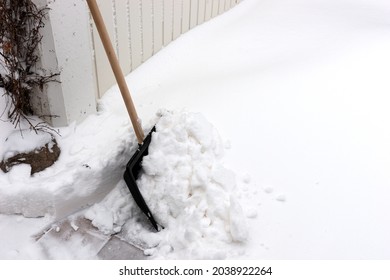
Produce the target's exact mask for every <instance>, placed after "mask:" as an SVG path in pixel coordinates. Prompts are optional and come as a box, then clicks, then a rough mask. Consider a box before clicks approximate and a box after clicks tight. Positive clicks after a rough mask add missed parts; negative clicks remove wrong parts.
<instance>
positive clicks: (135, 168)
mask: <svg viewBox="0 0 390 280" xmlns="http://www.w3.org/2000/svg"><path fill="white" fill-rule="evenodd" d="M87 3H88V6H89V9H90V11H91V14H92V17H93V20H94V22H95V24H96V28H97V30H98V33H99V36H100V39H101V41H102V43H103V46H104V50H105V51H106V54H107V57H108V60H109V61H110V65H111V68H112V71H113V72H114V75H115V79H116V81H117V83H118V86H119V90H120V92H121V94H122V98H123V101H124V103H125V105H126V109H127V112H128V113H129V116H130V120H131V123H132V125H133V128H134V132H135V135H136V136H137V140H138V145H139V147H138V150H137V151H136V152H135V154H134V155H133V157H132V158H131V159H130V161H129V162H128V164H127V166H126V171H125V174H124V179H125V181H126V184H127V186H128V188H129V190H130V192H131V194H132V196H133V197H134V200H135V202H136V203H137V205H138V207H139V208H140V209H141V210H142V212H144V213H145V215H146V216H147V217H148V219H149V221H150V222H151V223H152V225H153V227H154V228H155V229H156V230H157V231H158V230H159V227H158V225H157V223H156V221H155V219H154V218H153V215H152V213H151V211H150V210H149V207H148V206H147V204H146V202H145V200H144V198H143V197H142V194H141V192H140V190H139V189H138V186H137V183H136V179H137V177H138V173H139V171H140V169H141V162H142V158H143V157H144V156H146V155H147V154H148V148H149V144H150V142H151V139H152V133H153V132H154V131H155V127H153V129H152V130H151V132H150V133H149V134H148V135H147V136H146V138H144V133H143V130H142V128H141V125H140V122H139V119H138V116H137V112H136V110H135V107H134V103H133V101H132V99H131V95H130V91H129V89H128V87H127V84H126V81H125V77H124V75H123V72H122V70H121V67H120V65H119V61H118V58H117V57H116V55H115V51H114V48H113V47H112V43H111V41H110V38H109V35H108V32H107V29H106V26H105V24H104V21H103V17H102V15H101V13H100V11H99V7H98V5H97V3H96V0H87Z"/></svg>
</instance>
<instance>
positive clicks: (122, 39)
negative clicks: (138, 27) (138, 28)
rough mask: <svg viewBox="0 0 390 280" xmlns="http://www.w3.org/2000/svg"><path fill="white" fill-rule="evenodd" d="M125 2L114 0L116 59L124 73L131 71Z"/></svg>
mask: <svg viewBox="0 0 390 280" xmlns="http://www.w3.org/2000/svg"><path fill="white" fill-rule="evenodd" d="M126 5H127V2H126V1H123V0H115V7H116V12H115V14H116V31H117V41H118V42H117V43H118V45H117V47H118V59H119V63H120V65H121V68H122V71H123V72H124V73H125V74H128V73H130V71H131V57H130V42H129V39H128V36H129V35H128V34H129V32H130V31H129V24H128V22H127V7H126Z"/></svg>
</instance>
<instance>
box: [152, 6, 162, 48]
mask: <svg viewBox="0 0 390 280" xmlns="http://www.w3.org/2000/svg"><path fill="white" fill-rule="evenodd" d="M163 14H164V11H163V0H153V54H155V53H156V52H158V51H159V50H161V48H162V46H163Z"/></svg>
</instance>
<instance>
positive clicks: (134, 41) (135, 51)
mask: <svg viewBox="0 0 390 280" xmlns="http://www.w3.org/2000/svg"><path fill="white" fill-rule="evenodd" d="M140 5H141V3H140V0H130V2H129V11H130V45H131V67H132V70H134V69H135V68H137V67H138V66H139V65H140V64H141V63H142V34H141V6H140Z"/></svg>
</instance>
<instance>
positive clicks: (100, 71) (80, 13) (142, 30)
mask: <svg viewBox="0 0 390 280" xmlns="http://www.w3.org/2000/svg"><path fill="white" fill-rule="evenodd" d="M34 1H35V2H36V3H37V5H39V6H42V5H46V4H47V5H48V7H49V8H50V11H49V13H48V18H47V23H46V26H45V28H44V30H43V35H44V37H43V40H42V44H41V50H40V51H41V54H42V59H41V64H42V65H41V66H42V67H43V68H44V69H48V70H49V71H52V72H56V71H60V73H61V74H60V77H59V81H60V83H51V84H50V85H48V86H47V87H46V88H45V94H44V95H42V96H40V97H37V98H36V99H35V101H34V107H35V108H36V110H37V111H38V114H41V115H56V116H57V117H55V118H53V117H45V118H46V120H47V121H49V122H50V123H52V125H54V126H57V127H58V126H66V125H68V124H69V123H71V122H73V121H77V122H80V121H82V120H83V119H84V118H86V117H87V116H88V115H89V114H91V113H94V112H96V101H97V99H99V98H100V97H101V96H102V95H103V94H104V93H105V92H106V91H107V90H108V89H109V88H110V87H111V86H112V85H114V84H115V79H114V75H113V74H112V72H111V68H110V66H109V62H108V60H107V57H106V55H105V53H104V49H103V46H102V44H101V42H100V38H99V36H98V33H97V31H96V28H95V26H94V24H93V22H92V20H91V17H90V14H89V10H88V7H87V4H86V1H85V0H66V1H61V0H34ZM240 1H241V0H97V3H98V5H99V7H100V10H101V13H102V15H103V18H104V20H105V24H106V26H107V29H108V32H109V35H110V37H111V40H112V42H113V45H114V48H115V50H116V54H117V56H118V58H119V61H120V63H121V67H122V70H123V72H124V74H125V75H126V74H128V73H130V72H131V71H132V70H134V69H135V68H137V67H138V66H139V65H141V64H142V63H143V62H144V61H146V60H147V59H149V58H150V57H151V56H152V55H153V54H155V53H156V52H158V51H159V50H160V49H161V48H163V47H164V46H166V45H168V44H169V43H170V42H171V41H173V40H175V39H176V38H177V37H179V36H180V35H181V34H183V33H185V32H187V31H188V30H190V29H191V28H194V27H195V26H197V25H199V24H201V23H203V22H205V21H207V20H209V19H211V18H212V17H215V16H217V15H219V14H221V13H223V12H225V11H226V10H228V9H230V8H232V7H234V6H235V5H236V4H237V3H239V2H240Z"/></svg>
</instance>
